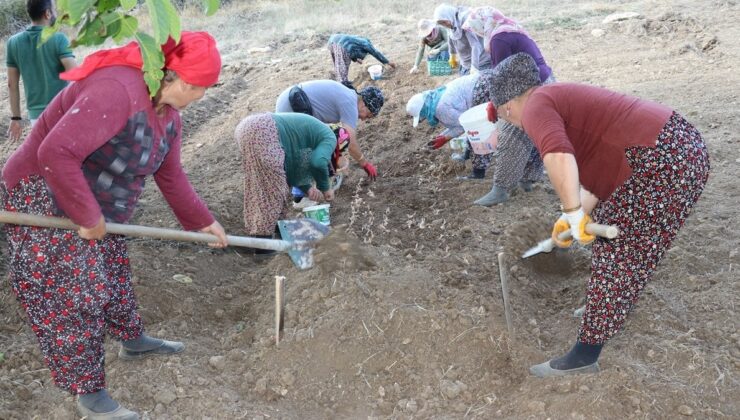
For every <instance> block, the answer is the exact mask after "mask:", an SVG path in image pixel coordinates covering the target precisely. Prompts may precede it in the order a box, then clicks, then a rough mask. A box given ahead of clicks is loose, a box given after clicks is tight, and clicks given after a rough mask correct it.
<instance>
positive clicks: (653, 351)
mask: <svg viewBox="0 0 740 420" xmlns="http://www.w3.org/2000/svg"><path fill="white" fill-rule="evenodd" d="M647 357H648V358H650V359H652V358H653V357H655V350H653V349H650V350H648V352H647Z"/></svg>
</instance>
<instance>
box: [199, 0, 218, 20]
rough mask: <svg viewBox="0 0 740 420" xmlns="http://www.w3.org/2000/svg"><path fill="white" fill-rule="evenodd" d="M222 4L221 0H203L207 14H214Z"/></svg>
mask: <svg viewBox="0 0 740 420" xmlns="http://www.w3.org/2000/svg"><path fill="white" fill-rule="evenodd" d="M220 4H221V1H220V0H203V11H204V12H205V14H206V16H213V14H214V13H216V11H217V10H218V7H219V5H220Z"/></svg>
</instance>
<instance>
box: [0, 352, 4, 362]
mask: <svg viewBox="0 0 740 420" xmlns="http://www.w3.org/2000/svg"><path fill="white" fill-rule="evenodd" d="M4 361H5V353H3V352H0V363H2V362H4Z"/></svg>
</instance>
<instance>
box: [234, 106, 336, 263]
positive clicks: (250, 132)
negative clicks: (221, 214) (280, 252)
mask: <svg viewBox="0 0 740 420" xmlns="http://www.w3.org/2000/svg"><path fill="white" fill-rule="evenodd" d="M234 135H235V137H236V144H237V147H239V151H240V152H241V156H242V169H243V170H244V230H245V232H246V234H247V235H249V236H256V237H260V238H271V237H272V235H273V233H278V232H279V231H278V230H277V222H278V220H280V219H281V218H283V217H284V216H285V213H286V210H287V209H288V202H289V200H290V188H291V187H298V188H299V189H300V190H301V191H302V192H303V193H304V194H305V195H306V196H308V198H309V199H311V200H313V201H321V200H326V201H331V200H333V199H334V191H333V190H332V189H331V183H330V181H329V165H330V163H331V159H332V155H333V154H334V151H335V149H336V148H337V145H338V143H337V138H336V137H335V135H334V132H333V131H332V130H331V128H329V127H328V126H327V125H326V124H324V123H322V122H321V121H319V120H317V119H316V118H314V117H312V116H310V115H306V114H301V113H294V112H288V113H274V114H272V113H264V114H255V115H250V116H248V117H246V118H244V119H243V120H242V121H241V122H240V123H239V125H237V127H236V131H235V133H234ZM314 184H315V186H314ZM255 252H256V253H257V254H272V253H274V251H272V252H271V251H268V250H259V249H258V250H256V251H255Z"/></svg>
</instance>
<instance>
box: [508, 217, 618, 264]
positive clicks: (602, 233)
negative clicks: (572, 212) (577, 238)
mask: <svg viewBox="0 0 740 420" xmlns="http://www.w3.org/2000/svg"><path fill="white" fill-rule="evenodd" d="M586 233H589V234H591V235H596V236H599V237H602V238H608V239H614V238H616V237H617V236H619V229H618V228H617V227H616V226H609V225H600V224H598V223H589V224H587V225H586ZM570 237H571V234H570V231H569V230H566V231H564V232H560V235H558V238H559V239H560V240H561V241H564V240H566V239H568V238H570ZM553 248H555V241H553V240H552V238H549V239H545V240H544V241H540V243H538V244H537V245H536V246H534V247H532V248H530V249H529V250H528V251H527V252H525V253H524V254H522V258H529V257H531V256H532V255H537V254H539V253H541V252H545V253H547V252H550V251H552V250H553Z"/></svg>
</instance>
